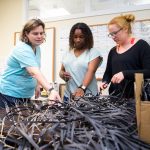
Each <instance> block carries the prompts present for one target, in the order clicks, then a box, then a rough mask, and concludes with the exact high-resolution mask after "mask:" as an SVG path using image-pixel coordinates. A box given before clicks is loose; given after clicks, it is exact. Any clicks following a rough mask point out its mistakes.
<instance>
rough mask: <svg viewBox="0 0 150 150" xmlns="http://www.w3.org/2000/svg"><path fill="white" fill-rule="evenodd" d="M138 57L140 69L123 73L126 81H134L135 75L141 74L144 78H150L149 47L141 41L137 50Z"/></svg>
mask: <svg viewBox="0 0 150 150" xmlns="http://www.w3.org/2000/svg"><path fill="white" fill-rule="evenodd" d="M139 51H140V52H139V57H140V62H141V66H142V68H139V70H125V71H123V74H124V77H125V78H126V79H130V80H134V74H135V73H143V74H144V78H150V46H149V44H148V43H147V42H146V41H144V40H141V47H140V49H139Z"/></svg>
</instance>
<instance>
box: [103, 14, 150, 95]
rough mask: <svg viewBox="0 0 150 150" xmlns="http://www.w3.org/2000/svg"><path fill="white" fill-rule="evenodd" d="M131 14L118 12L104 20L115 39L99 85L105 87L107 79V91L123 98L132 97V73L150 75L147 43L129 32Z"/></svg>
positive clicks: (149, 54) (132, 16) (149, 55)
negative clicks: (109, 19) (118, 13)
mask: <svg viewBox="0 0 150 150" xmlns="http://www.w3.org/2000/svg"><path fill="white" fill-rule="evenodd" d="M134 20H135V16H134V15H132V14H128V15H121V16H117V17H115V18H113V19H112V20H111V21H110V22H109V23H108V31H109V34H108V36H109V37H110V38H112V40H114V41H115V42H116V46H115V47H113V48H112V49H111V50H110V52H109V55H108V61H107V67H106V70H105V73H104V76H103V79H102V83H101V84H100V89H105V88H106V87H107V86H108V84H109V83H110V82H111V84H110V87H109V93H110V94H112V95H115V96H122V97H125V98H133V97H134V74H135V73H136V72H141V73H144V75H145V78H146V77H150V46H149V44H148V43H147V42H146V41H144V40H142V39H137V38H136V37H134V36H133V35H132V28H131V24H132V23H133V22H134Z"/></svg>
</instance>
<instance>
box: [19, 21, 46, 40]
mask: <svg viewBox="0 0 150 150" xmlns="http://www.w3.org/2000/svg"><path fill="white" fill-rule="evenodd" d="M38 26H42V27H43V30H44V32H45V24H44V22H43V21H41V20H40V19H31V20H29V21H28V22H27V23H26V24H25V25H24V27H23V29H22V32H21V34H20V40H21V41H22V42H28V39H27V37H26V33H29V32H30V31H31V30H33V29H35V28H36V27H38Z"/></svg>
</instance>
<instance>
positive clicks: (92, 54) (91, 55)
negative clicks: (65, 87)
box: [89, 48, 103, 66]
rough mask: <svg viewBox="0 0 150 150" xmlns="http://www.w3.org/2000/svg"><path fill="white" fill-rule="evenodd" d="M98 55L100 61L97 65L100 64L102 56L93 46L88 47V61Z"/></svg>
mask: <svg viewBox="0 0 150 150" xmlns="http://www.w3.org/2000/svg"><path fill="white" fill-rule="evenodd" d="M97 57H100V59H101V61H100V64H99V66H100V65H101V64H102V62H103V57H102V56H101V53H100V50H98V49H95V48H91V49H90V57H89V62H90V61H92V60H93V59H95V58H97Z"/></svg>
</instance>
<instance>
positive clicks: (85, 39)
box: [60, 23, 102, 102]
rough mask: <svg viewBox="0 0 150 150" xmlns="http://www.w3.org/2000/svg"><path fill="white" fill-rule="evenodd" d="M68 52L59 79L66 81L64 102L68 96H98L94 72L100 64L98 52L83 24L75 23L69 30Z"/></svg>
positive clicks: (90, 33)
mask: <svg viewBox="0 0 150 150" xmlns="http://www.w3.org/2000/svg"><path fill="white" fill-rule="evenodd" d="M69 46H70V49H69V51H68V50H67V51H66V53H65V54H64V57H63V60H62V66H61V70H60V77H61V78H62V79H63V80H65V81H67V82H66V90H65V94H64V101H65V102H66V101H67V102H68V100H69V99H70V96H71V95H73V96H75V97H79V96H83V95H84V94H86V93H91V94H92V95H97V94H98V87H97V81H96V77H95V72H96V70H97V68H98V67H99V66H100V64H101V62H102V57H101V54H100V51H99V50H97V49H95V48H93V35H92V32H91V30H90V28H89V27H88V26H87V25H86V24H85V23H76V24H75V25H73V27H72V28H71V30H70V36H69Z"/></svg>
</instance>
